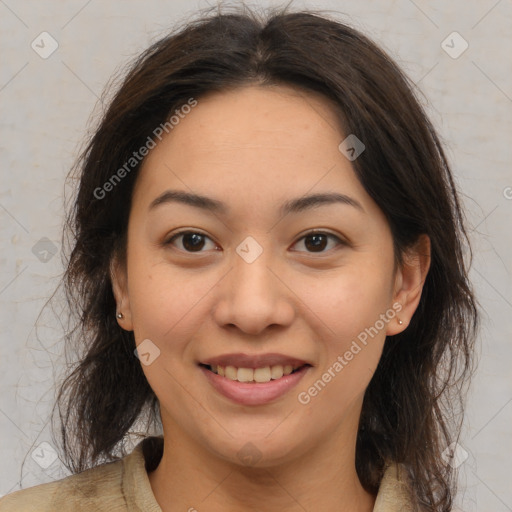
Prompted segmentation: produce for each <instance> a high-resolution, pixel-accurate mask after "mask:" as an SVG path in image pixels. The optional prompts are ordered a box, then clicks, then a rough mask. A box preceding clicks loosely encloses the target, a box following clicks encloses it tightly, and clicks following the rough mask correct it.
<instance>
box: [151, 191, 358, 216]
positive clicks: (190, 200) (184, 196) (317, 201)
mask: <svg viewBox="0 0 512 512" xmlns="http://www.w3.org/2000/svg"><path fill="white" fill-rule="evenodd" d="M169 203H181V204H186V205H189V206H193V207H195V208H200V209H202V210H207V211H211V212H213V213H218V214H222V215H226V214H227V213H228V212H229V208H228V206H227V205H226V204H225V203H223V202H222V201H219V200H218V199H213V198H211V197H207V196H202V195H199V194H194V193H191V192H184V191H182V190H166V191H165V192H164V193H163V194H160V195H159V196H158V197H157V198H156V199H154V200H153V201H152V202H151V204H150V205H149V210H152V209H154V208H156V207H157V206H160V205H162V204H169ZM330 204H345V205H348V206H353V207H354V208H356V209H358V210H360V211H361V212H363V213H364V212H365V210H364V208H363V206H362V205H361V203H360V202H359V201H357V200H356V199H354V198H352V197H350V196H347V195H346V194H339V193H337V192H329V193H319V194H312V195H309V196H303V197H299V198H297V199H291V200H289V201H286V202H285V203H284V204H283V205H282V206H281V208H280V209H279V211H280V213H281V215H287V214H288V213H299V212H303V211H305V210H309V209H312V208H316V207H318V206H324V205H330Z"/></svg>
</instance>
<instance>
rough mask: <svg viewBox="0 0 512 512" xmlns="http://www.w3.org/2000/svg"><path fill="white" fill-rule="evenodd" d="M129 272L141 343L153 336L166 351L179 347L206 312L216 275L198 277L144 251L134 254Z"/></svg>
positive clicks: (136, 324) (136, 332)
mask: <svg viewBox="0 0 512 512" xmlns="http://www.w3.org/2000/svg"><path fill="white" fill-rule="evenodd" d="M128 275H129V298H130V309H131V314H132V321H133V328H134V334H135V339H136V340H137V342H140V341H142V340H143V339H145V338H149V339H151V340H154V341H155V343H157V344H158V345H159V346H161V348H162V349H163V350H179V349H180V340H183V339H186V338H187V335H192V334H193V331H194V330H195V329H197V325H198V322H199V318H198V317H201V316H202V315H205V314H206V312H205V311H204V305H205V303H206V301H205V300H204V299H205V298H206V296H207V295H208V292H209V290H210V289H211V288H212V287H213V286H214V284H215V282H216V279H215V276H213V275H211V273H210V274H209V273H207V272H204V273H203V274H202V275H201V276H198V275H197V272H196V273H194V272H193V271H192V270H190V271H186V270H183V269H175V268H173V267H172V266H171V265H169V264H167V263H165V262H162V261H161V260H159V261H158V262H152V261H151V257H150V255H149V256H147V255H144V254H143V253H142V251H140V253H137V252H134V253H133V260H132V264H130V263H129V265H128ZM217 280H218V278H217ZM170 340H172V341H173V343H172V344H171V343H169V341H170Z"/></svg>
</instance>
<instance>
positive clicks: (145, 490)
mask: <svg viewBox="0 0 512 512" xmlns="http://www.w3.org/2000/svg"><path fill="white" fill-rule="evenodd" d="M161 440H162V438H161V437H148V438H146V439H144V440H142V441H141V442H139V443H138V444H137V446H136V447H135V448H134V449H133V451H132V452H131V453H130V454H129V455H127V456H125V457H124V458H122V459H120V460H118V461H115V462H110V463H107V464H103V465H101V466H96V467H94V468H91V469H88V470H86V471H83V472H82V473H78V474H75V475H71V476H68V477H66V478H62V479H60V480H57V481H55V482H50V483H46V484H40V485H36V486H34V487H30V488H28V489H22V490H19V491H16V492H13V493H11V494H9V495H7V496H5V497H3V498H2V499H0V512H49V511H57V512H81V511H105V512H107V511H108V512H115V511H130V512H135V511H137V512H162V509H161V508H160V506H159V505H158V502H157V501H156V499H155V496H154V495H153V491H152V489H151V484H150V483H149V478H148V473H147V471H148V469H149V470H150V471H151V470H153V469H154V468H156V466H157V465H158V462H159V459H160V457H161V453H162V451H161V450H162V442H161ZM411 496H412V493H411V488H410V486H409V484H408V481H407V479H406V474H405V472H404V470H403V468H402V467H401V466H400V465H397V464H391V465H390V466H389V467H388V468H387V469H386V471H385V473H384V476H383V478H382V482H381V484H380V488H379V492H378V494H377V499H376V501H375V507H374V509H373V512H413V511H416V510H417V509H416V508H415V507H414V505H413V504H412V503H413V501H412V499H411Z"/></svg>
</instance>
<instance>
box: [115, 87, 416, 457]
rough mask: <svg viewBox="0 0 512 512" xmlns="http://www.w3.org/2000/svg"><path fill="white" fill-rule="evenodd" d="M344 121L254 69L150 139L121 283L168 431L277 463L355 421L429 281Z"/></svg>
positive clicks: (349, 431) (345, 433)
mask: <svg viewBox="0 0 512 512" xmlns="http://www.w3.org/2000/svg"><path fill="white" fill-rule="evenodd" d="M346 135H347V134H342V133H341V132H340V131H339V128H338V123H337V121H336V118H335V116H334V114H333V113H332V111H331V109H330V108H329V105H328V104H327V103H326V102H325V101H324V100H323V99H322V98H320V97H317V96H315V95H312V94H304V93H301V92H297V91H295V90H294V89H291V88H287V87H272V88H270V87H267V88H263V87H257V86H252V87H246V88H241V89H238V90H235V91H231V92H226V93H216V94H211V95H209V96H207V97H204V98H201V99H199V100H198V104H197V106H195V107H194V108H192V109H191V111H190V113H188V114H187V115H183V118H181V119H180V121H179V123H178V124H177V125H175V126H174V128H173V129H172V131H170V133H169V135H167V136H166V137H165V138H163V140H162V141H161V142H160V143H158V145H157V146H156V147H155V148H154V149H152V150H151V151H150V153H149V155H148V156H147V158H146V160H145V162H144V165H143V168H142V169H141V172H140V174H139V176H138V178H137V183H136V186H135V189H134V195H133V201H132V209H131V213H130V218H129V226H128V242H127V262H126V268H122V269H120V268H118V269H117V270H116V271H115V276H114V277H115V279H114V289H115V293H116V299H117V303H118V310H119V311H121V312H122V313H123V314H124V319H122V320H120V321H119V322H120V324H121V325H122V327H123V328H125V329H128V330H133V331H134V335H135V340H136V343H137V345H138V347H139V354H140V359H141V363H142V368H143V371H144V373H145V375H146V377H147V379H148V381H149V384H150V385H151V387H152V389H153V390H154V392H155V394H156V395H157V397H158V399H159V402H160V409H161V416H162V422H163V426H164V432H165V434H166V435H167V433H169V434H170V435H171V434H172V436H173V437H174V438H181V439H186V440H188V441H189V442H191V443H193V444H194V445H195V446H196V447H199V448H201V449H202V450H206V451H207V452H209V453H210V454H213V455H215V456H217V457H220V458H222V459H225V460H230V461H233V462H235V463H241V462H247V461H248V460H249V461H251V460H252V461H253V462H257V459H260V461H259V464H263V465H265V464H267V465H272V464H277V463H280V462H284V461H287V460H292V459H293V458H294V457H298V456H299V455H301V454H305V453H306V452H307V451H308V450H310V449H311V448H313V447H315V446H321V445H325V446H327V444H329V446H331V447H332V446H333V444H332V443H335V444H336V443H337V444H338V445H340V446H342V445H344V444H346V443H347V442H348V440H350V442H349V444H350V443H352V440H354V439H355V437H354V436H355V432H356V430H357V424H358V420H359V415H360V411H361V404H362V399H363V395H364V391H365V389H366V387H367V385H368V383H369V381H370V379H371V377H372V375H373V373H374V371H375V369H376V366H377V363H378V361H379V357H380V355H381V352H382V348H383V344H384V340H385V337H386V335H387V334H396V333H397V332H399V331H400V330H403V329H404V328H405V327H406V325H407V321H408V320H409V318H410V316H411V315H412V310H413V309H414V307H415V304H412V305H409V306H406V305H407V304H408V298H407V297H408V293H409V291H410V290H411V289H412V288H414V287H415V286H416V285H417V284H418V283H417V282H414V278H411V277H410V276H408V275H406V274H404V273H403V271H402V269H400V268H399V269H398V270H397V272H396V273H394V255H393V242H392V236H391V232H390V229H389V226H388V223H387V221H386V219H385V217H384V215H383V213H382V212H381V210H380V209H379V208H378V207H377V205H376V203H375V202H374V201H373V200H372V199H371V198H370V196H369V195H368V194H367V193H366V192H365V190H364V188H363V187H362V185H361V184H360V183H359V181H358V180H357V179H356V176H355V174H354V171H353V169H352V166H351V162H350V161H349V160H348V159H347V158H346V157H345V156H344V154H343V153H342V152H341V151H340V150H339V149H338V146H339V145H340V143H341V142H342V141H343V140H344V139H345V137H346ZM356 135H357V134H356ZM363 143H364V141H363ZM177 193H179V194H180V195H179V196H178V195H177ZM173 194H174V195H173ZM333 194H337V195H339V198H338V199H336V200H333V199H332V198H331V200H326V199H325V197H324V199H322V200H320V199H318V198H317V199H311V200H309V199H308V198H309V197H313V196H316V195H322V196H323V195H333ZM189 195H190V196H194V197H195V196H204V197H205V198H207V199H205V200H201V201H199V200H198V199H197V198H196V199H194V200H193V201H192V200H191V199H190V200H187V201H185V200H183V198H185V197H188V196H189ZM173 197H174V199H173ZM180 197H181V198H182V200H178V199H179V198H180ZM312 231H317V232H318V233H317V234H316V235H312V234H311V232H312ZM179 233H180V234H179ZM184 233H185V234H184ZM187 233H188V234H187ZM190 233H192V234H190ZM407 287H409V291H408V290H407ZM418 300H419V298H418ZM397 302H399V303H401V304H402V305H401V306H400V305H397ZM393 305H395V306H394V308H393ZM400 308H403V309H402V312H401V313H397V310H398V309H400ZM408 308H409V309H408ZM411 308H412V309H411ZM398 317H400V318H403V320H404V322H403V325H399V324H398V321H397V319H398ZM219 366H220V369H219V368H218V367H219ZM292 369H293V370H295V369H297V371H294V372H293V373H291V374H289V372H290V371H291V370H292ZM212 370H214V371H212ZM214 372H215V373H214ZM286 374H289V375H286ZM255 380H256V381H259V382H254V381H255ZM248 443H250V444H248ZM326 443H327V444H326Z"/></svg>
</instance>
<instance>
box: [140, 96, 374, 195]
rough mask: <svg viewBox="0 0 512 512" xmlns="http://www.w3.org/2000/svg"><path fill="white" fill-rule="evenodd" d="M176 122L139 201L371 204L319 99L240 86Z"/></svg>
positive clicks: (335, 122)
mask: <svg viewBox="0 0 512 512" xmlns="http://www.w3.org/2000/svg"><path fill="white" fill-rule="evenodd" d="M180 117H181V118H180V120H179V122H178V124H176V125H175V126H174V127H173V129H172V130H171V131H170V133H169V134H167V135H166V136H164V137H163V139H162V141H161V142H159V143H158V144H157V146H156V148H154V149H153V150H151V152H150V153H149V155H148V156H147V157H146V159H145V161H144V165H143V166H142V169H141V171H140V175H139V177H138V180H137V182H138V183H137V186H136V194H137V195H138V196H140V195H141V193H142V194H144V196H147V200H146V201H145V202H148V201H151V200H153V199H154V198H155V197H156V196H157V195H159V194H161V193H162V191H163V190H164V189H165V188H174V189H176V188H180V189H182V190H186V191H189V192H195V193H198V194H202V195H209V196H214V197H215V196H216V197H222V198H223V200H225V201H229V202H237V201H238V202H239V203H240V204H242V203H244V202H245V203H246V202H250V203H251V204H253V203H254V204H255V203H260V204H262V203H263V201H264V200H270V201H272V200H273V199H275V200H276V201H279V202H280V203H282V202H283V199H284V200H285V199H286V198H288V197H297V196H300V195H304V194H306V193H307V192H308V191H312V192H325V191H337V192H340V193H349V192H350V193H351V194H352V195H354V194H356V195H358V196H359V200H360V202H363V201H364V200H366V201H368V200H369V197H368V196H366V193H365V191H364V189H363V188H362V186H361V185H360V183H359V181H358V180H357V178H356V176H355V173H354V171H353V169H352V166H351V163H350V162H349V161H348V160H347V159H346V158H345V157H344V156H343V155H342V154H341V153H340V151H339V149H338V146H339V144H340V142H341V141H342V140H343V138H344V135H343V133H342V132H341V129H340V128H339V124H340V121H339V119H338V117H337V115H336V113H335V110H334V107H333V105H332V104H330V102H329V101H328V100H327V99H325V98H323V97H321V96H320V95H318V94H313V93H311V94H309V93H305V92H303V91H301V90H298V89H293V88H290V87H282V86H279V87H276V86H273V87H260V86H250V87H243V88H239V89H235V90H231V91H226V92H221V93H211V94H209V95H207V96H204V97H201V98H199V99H198V100H197V105H196V106H195V107H194V108H193V109H191V110H190V112H189V113H188V114H186V115H183V114H182V116H180ZM150 196H152V197H150ZM365 196H366V197H365Z"/></svg>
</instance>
